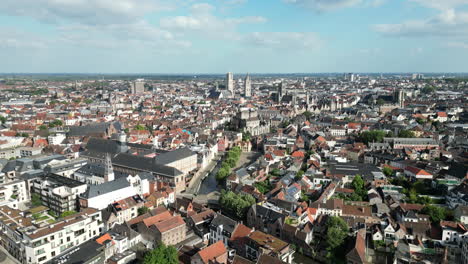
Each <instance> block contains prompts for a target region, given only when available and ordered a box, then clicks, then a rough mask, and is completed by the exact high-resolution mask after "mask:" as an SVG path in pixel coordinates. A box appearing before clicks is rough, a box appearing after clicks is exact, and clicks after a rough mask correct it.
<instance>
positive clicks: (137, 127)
mask: <svg viewBox="0 0 468 264" xmlns="http://www.w3.org/2000/svg"><path fill="white" fill-rule="evenodd" d="M135 130H140V131H141V130H146V126H144V125H140V124H138V125H136V126H135Z"/></svg>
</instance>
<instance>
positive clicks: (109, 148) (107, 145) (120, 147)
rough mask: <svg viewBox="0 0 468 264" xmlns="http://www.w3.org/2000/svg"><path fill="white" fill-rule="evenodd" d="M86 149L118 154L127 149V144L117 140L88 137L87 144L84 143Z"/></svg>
mask: <svg viewBox="0 0 468 264" xmlns="http://www.w3.org/2000/svg"><path fill="white" fill-rule="evenodd" d="M86 149H87V150H88V151H89V152H98V153H109V154H118V153H123V152H126V151H127V150H128V146H127V144H125V143H121V142H118V141H117V140H109V139H102V138H90V139H89V141H88V144H86Z"/></svg>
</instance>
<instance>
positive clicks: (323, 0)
mask: <svg viewBox="0 0 468 264" xmlns="http://www.w3.org/2000/svg"><path fill="white" fill-rule="evenodd" d="M283 1H284V2H286V3H288V4H293V5H297V6H299V7H301V8H309V9H312V10H315V11H318V12H324V11H331V10H337V9H342V8H348V7H355V6H365V7H378V6H381V5H383V4H384V3H385V2H386V0H283Z"/></svg>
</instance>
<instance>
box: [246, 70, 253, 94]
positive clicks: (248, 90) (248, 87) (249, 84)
mask: <svg viewBox="0 0 468 264" xmlns="http://www.w3.org/2000/svg"><path fill="white" fill-rule="evenodd" d="M244 95H245V97H251V96H252V82H251V80H250V74H248V73H247V76H246V77H245V81H244Z"/></svg>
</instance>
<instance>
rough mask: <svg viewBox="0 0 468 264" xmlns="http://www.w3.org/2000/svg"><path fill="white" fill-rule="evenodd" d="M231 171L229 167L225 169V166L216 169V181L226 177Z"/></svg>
mask: <svg viewBox="0 0 468 264" xmlns="http://www.w3.org/2000/svg"><path fill="white" fill-rule="evenodd" d="M230 173H231V171H230V170H229V169H226V168H224V167H223V168H220V169H219V170H218V173H216V180H218V181H223V180H224V179H226V178H227V177H228V176H229V174H230Z"/></svg>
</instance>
